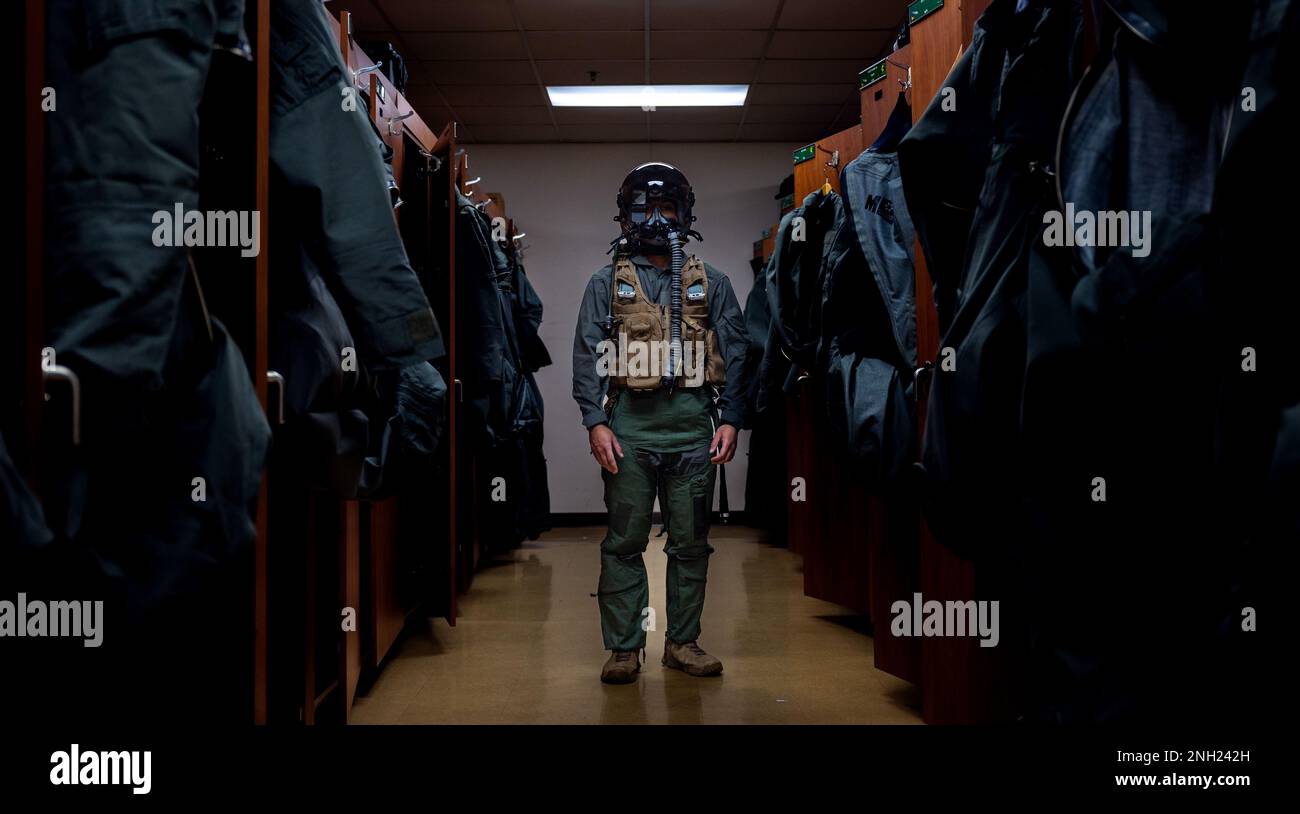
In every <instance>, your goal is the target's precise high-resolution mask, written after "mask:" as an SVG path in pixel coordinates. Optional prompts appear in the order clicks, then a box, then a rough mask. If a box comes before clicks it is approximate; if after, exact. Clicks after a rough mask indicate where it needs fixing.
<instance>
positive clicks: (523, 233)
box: [510, 232, 528, 240]
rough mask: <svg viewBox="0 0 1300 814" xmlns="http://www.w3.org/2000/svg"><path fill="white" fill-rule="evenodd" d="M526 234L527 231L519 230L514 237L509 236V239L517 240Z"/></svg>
mask: <svg viewBox="0 0 1300 814" xmlns="http://www.w3.org/2000/svg"><path fill="white" fill-rule="evenodd" d="M527 234H528V233H527V232H520V233H519V234H517V235H515V236H514V237H512V238H510V239H511V240H518V239H519V238H521V237H524V236H526V235H527Z"/></svg>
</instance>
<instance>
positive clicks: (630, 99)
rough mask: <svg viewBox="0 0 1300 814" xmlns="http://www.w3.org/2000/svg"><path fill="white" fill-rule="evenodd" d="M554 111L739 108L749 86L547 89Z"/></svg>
mask: <svg viewBox="0 0 1300 814" xmlns="http://www.w3.org/2000/svg"><path fill="white" fill-rule="evenodd" d="M546 92H547V93H548V94H549V95H550V97H551V104H552V105H555V106H556V107H740V106H741V105H743V104H745V96H746V95H747V94H748V93H749V85H550V86H548V87H547V88H546Z"/></svg>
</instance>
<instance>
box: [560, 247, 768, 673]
mask: <svg viewBox="0 0 1300 814" xmlns="http://www.w3.org/2000/svg"><path fill="white" fill-rule="evenodd" d="M671 277H672V272H671V270H667V271H665V270H661V269H659V268H657V267H656V266H654V265H653V264H651V263H650V262H648V261H647V260H645V259H644V258H643V257H640V256H635V257H631V258H628V257H619V258H618V259H617V260H616V262H615V263H614V264H613V265H610V266H606V267H605V268H603V269H601V270H600V271H598V272H596V274H595V275H593V276H592V278H591V280H590V281H589V282H588V284H587V290H586V292H585V293H584V295H583V300H582V305H581V307H580V308H579V312H578V327H577V333H576V336H575V337H574V347H573V396H574V399H575V400H576V401H577V402H578V405H579V407H580V408H581V410H582V414H583V425H584V426H586V427H587V428H588V429H590V428H591V427H594V426H595V425H597V424H600V423H608V424H609V427H610V429H611V430H612V431H613V433H614V435H615V437H617V438H618V440H619V443H620V445H621V446H622V448H623V454H624V457H622V458H618V459H616V460H617V463H618V473H617V474H610V473H609V472H608V471H606V470H603V469H602V470H601V475H602V477H603V479H604V482H605V505H606V507H607V508H608V510H609V530H608V532H607V533H606V535H605V539H604V540H603V542H602V543H601V547H600V550H601V571H600V582H599V587H598V589H597V595H598V598H599V604H600V620H601V630H602V634H603V638H604V644H605V648H606V649H607V650H621V651H631V650H639V649H641V648H643V647H644V646H645V640H646V633H645V630H643V629H642V627H641V624H642V621H643V617H642V615H641V614H642V610H643V609H644V608H646V607H648V606H649V604H650V589H649V584H648V582H647V579H646V570H645V562H644V559H643V556H642V555H643V553H644V552H645V549H646V546H647V545H648V544H649V540H650V525H651V515H652V512H653V509H654V503H655V498H656V496H659V495H662V498H663V501H664V502H663V504H661V508H662V509H663V511H664V514H665V516H666V522H667V527H668V541H667V543H666V544H665V545H664V553H665V554H667V556H668V575H667V600H668V608H667V612H668V626H667V631H666V635H667V637H668V638H669V639H670V640H672V641H674V642H677V643H679V644H680V643H685V642H690V641H694V640H696V639H698V638H699V635H700V615H701V613H702V611H703V608H704V595H705V584H706V581H707V578H708V558H709V555H710V554H712V553H713V550H714V549H713V547H712V546H710V545H709V542H708V530H709V519H710V513H711V511H712V508H713V507H712V496H713V490H714V483H715V478H716V471H715V468H714V466H713V464H712V463H710V457H711V455H710V452H709V444H710V441H711V440H712V438H713V433H714V429H715V425H716V423H717V421H718V420H720V421H721V422H724V423H728V424H731V425H732V426H734V427H737V428H739V427H741V426H742V425H743V424H744V408H745V404H744V400H745V393H746V391H747V390H748V386H747V381H748V378H747V375H746V371H745V354H746V351H747V349H748V337H747V336H746V333H745V324H744V317H743V315H742V313H741V310H740V304H739V302H738V301H737V300H736V295H735V292H734V291H733V290H732V288H731V281H730V280H729V279H728V278H727V276H726V275H724V274H723V273H721V272H720V271H718V270H717V269H714V268H713V267H712V266H709V265H707V264H705V263H703V262H701V261H700V260H698V259H697V258H695V257H691V258H689V260H688V262H687V265H686V267H685V268H684V269H683V271H682V289H681V290H682V334H681V335H682V343H683V349H684V351H683V358H682V360H681V361H682V362H683V368H682V370H683V374H682V375H681V376H679V377H678V379H677V384H676V386H675V388H674V389H673V391H672V392H669V391H667V390H666V389H663V388H661V387H660V386H659V385H660V377H661V375H662V373H663V372H665V370H666V360H667V357H668V352H667V349H666V347H665V346H664V345H657V344H651V345H649V347H650V349H651V353H650V354H646V355H645V356H642V358H643V359H645V358H646V357H647V356H651V355H653V356H654V357H655V361H654V363H653V364H655V365H657V366H656V367H653V368H651V367H649V366H648V365H647V366H646V367H644V368H642V367H640V366H633V365H629V369H627V370H622V369H615V368H611V369H610V371H609V373H610V375H609V376H604V375H602V374H601V373H600V370H599V368H598V363H599V360H600V356H601V353H600V350H599V349H598V347H599V346H600V343H601V342H602V341H605V340H606V339H609V340H610V342H611V344H614V345H617V344H618V343H620V341H621V342H623V343H627V342H631V341H644V342H649V343H655V342H659V341H666V340H667V339H668V337H669V309H668V305H669V300H670V288H671V286H670V285H669V283H670V279H671ZM611 316H612V317H613V319H614V320H615V321H616V322H615V324H616V325H618V329H617V331H616V332H615V335H614V336H612V337H607V336H606V333H605V330H604V327H603V326H604V325H605V324H606V320H607V319H608V318H610V317H611ZM617 320H621V321H622V322H621V324H619V323H618V322H617ZM688 344H689V345H690V347H691V350H690V351H686V350H685V348H686V346H687V345H688ZM627 347H628V348H629V349H628V351H627V356H628V361H629V362H631V361H633V359H634V358H635V355H634V353H633V351H632V348H635V347H636V346H634V345H629V346H627ZM696 347H701V348H703V349H704V352H703V358H701V355H700V354H699V353H697V352H696V351H695V348H696ZM615 352H617V348H615ZM688 354H689V356H688ZM616 364H621V363H616ZM619 374H628V375H619ZM692 374H694V376H695V377H696V379H695V380H694V382H692V381H689V380H690V379H691V376H692ZM607 388H608V395H609V399H608V401H607V403H606V404H604V405H602V404H601V398H602V396H604V395H605V394H606V389H607ZM715 390H720V391H721V396H720V398H719V400H718V404H717V406H716V410H715V405H714V404H713V397H714V391H715Z"/></svg>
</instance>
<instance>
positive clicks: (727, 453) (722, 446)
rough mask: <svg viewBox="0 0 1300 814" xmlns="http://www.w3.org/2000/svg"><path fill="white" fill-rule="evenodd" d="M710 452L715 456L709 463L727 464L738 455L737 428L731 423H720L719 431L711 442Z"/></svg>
mask: <svg viewBox="0 0 1300 814" xmlns="http://www.w3.org/2000/svg"><path fill="white" fill-rule="evenodd" d="M709 452H711V453H713V457H712V458H710V459H709V463H715V464H725V463H726V462H728V461H730V460H731V459H732V458H734V457H735V455H736V428H735V427H733V426H731V425H730V424H720V425H718V431H717V432H715V433H714V434H713V440H712V441H710V442H709Z"/></svg>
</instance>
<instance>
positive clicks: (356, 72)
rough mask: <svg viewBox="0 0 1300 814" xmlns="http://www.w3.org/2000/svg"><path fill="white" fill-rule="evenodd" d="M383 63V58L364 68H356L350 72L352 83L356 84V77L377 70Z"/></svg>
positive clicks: (358, 77)
mask: <svg viewBox="0 0 1300 814" xmlns="http://www.w3.org/2000/svg"><path fill="white" fill-rule="evenodd" d="M383 65H384V62H383V60H380V61H379V62H376V63H375V64H374V65H369V66H367V67H365V68H357V69H356V70H354V71H353V72H352V83H353V84H356V81H357V80H358V79H360V78H361V77H363V76H365V75H366V74H368V73H372V72H374V71H377V70H379V69H380V68H381V67H383Z"/></svg>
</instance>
